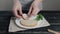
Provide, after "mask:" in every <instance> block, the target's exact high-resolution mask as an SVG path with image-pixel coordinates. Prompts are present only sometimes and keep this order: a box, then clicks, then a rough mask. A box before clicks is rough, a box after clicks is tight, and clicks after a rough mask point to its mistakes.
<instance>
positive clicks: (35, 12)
mask: <svg viewBox="0 0 60 34" xmlns="http://www.w3.org/2000/svg"><path fill="white" fill-rule="evenodd" d="M38 12H39V9H36V8H34V9H33V11H32V13H31V15H32V16H35V15H37V14H38Z"/></svg>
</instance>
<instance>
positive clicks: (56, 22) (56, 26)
mask: <svg viewBox="0 0 60 34" xmlns="http://www.w3.org/2000/svg"><path fill="white" fill-rule="evenodd" d="M24 11H27V10H24ZM25 13H27V12H25ZM39 13H41V14H42V15H44V17H45V18H46V20H47V21H48V22H49V23H50V24H51V26H48V27H43V28H37V29H30V30H25V31H18V32H14V33H13V32H8V27H9V22H10V18H11V17H12V16H14V15H13V13H12V11H0V33H1V34H7V33H8V34H22V33H24V34H52V33H50V32H48V31H47V29H52V30H55V31H58V32H60V11H41V12H39Z"/></svg>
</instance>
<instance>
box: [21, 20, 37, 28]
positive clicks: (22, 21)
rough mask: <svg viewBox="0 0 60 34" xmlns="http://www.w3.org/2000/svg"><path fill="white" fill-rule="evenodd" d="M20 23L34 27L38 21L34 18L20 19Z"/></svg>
mask: <svg viewBox="0 0 60 34" xmlns="http://www.w3.org/2000/svg"><path fill="white" fill-rule="evenodd" d="M20 24H21V25H23V26H26V27H34V26H36V25H37V24H38V22H37V21H35V20H21V23H20Z"/></svg>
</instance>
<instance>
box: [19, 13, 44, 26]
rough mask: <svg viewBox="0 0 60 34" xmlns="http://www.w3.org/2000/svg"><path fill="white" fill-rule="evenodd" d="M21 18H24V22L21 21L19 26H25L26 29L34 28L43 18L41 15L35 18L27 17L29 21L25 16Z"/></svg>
mask: <svg viewBox="0 0 60 34" xmlns="http://www.w3.org/2000/svg"><path fill="white" fill-rule="evenodd" d="M23 18H24V20H21V23H20V24H21V25H23V26H27V27H34V26H36V25H37V24H38V21H39V20H42V19H43V16H42V15H41V14H38V15H37V17H36V18H34V17H29V19H28V16H27V14H23ZM33 18H34V19H33Z"/></svg>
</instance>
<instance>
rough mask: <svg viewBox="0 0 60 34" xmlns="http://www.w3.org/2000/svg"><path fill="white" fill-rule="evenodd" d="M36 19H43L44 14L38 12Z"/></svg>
mask: <svg viewBox="0 0 60 34" xmlns="http://www.w3.org/2000/svg"><path fill="white" fill-rule="evenodd" d="M35 20H37V21H39V20H43V16H42V14H38V16H37V17H36V19H35Z"/></svg>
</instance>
